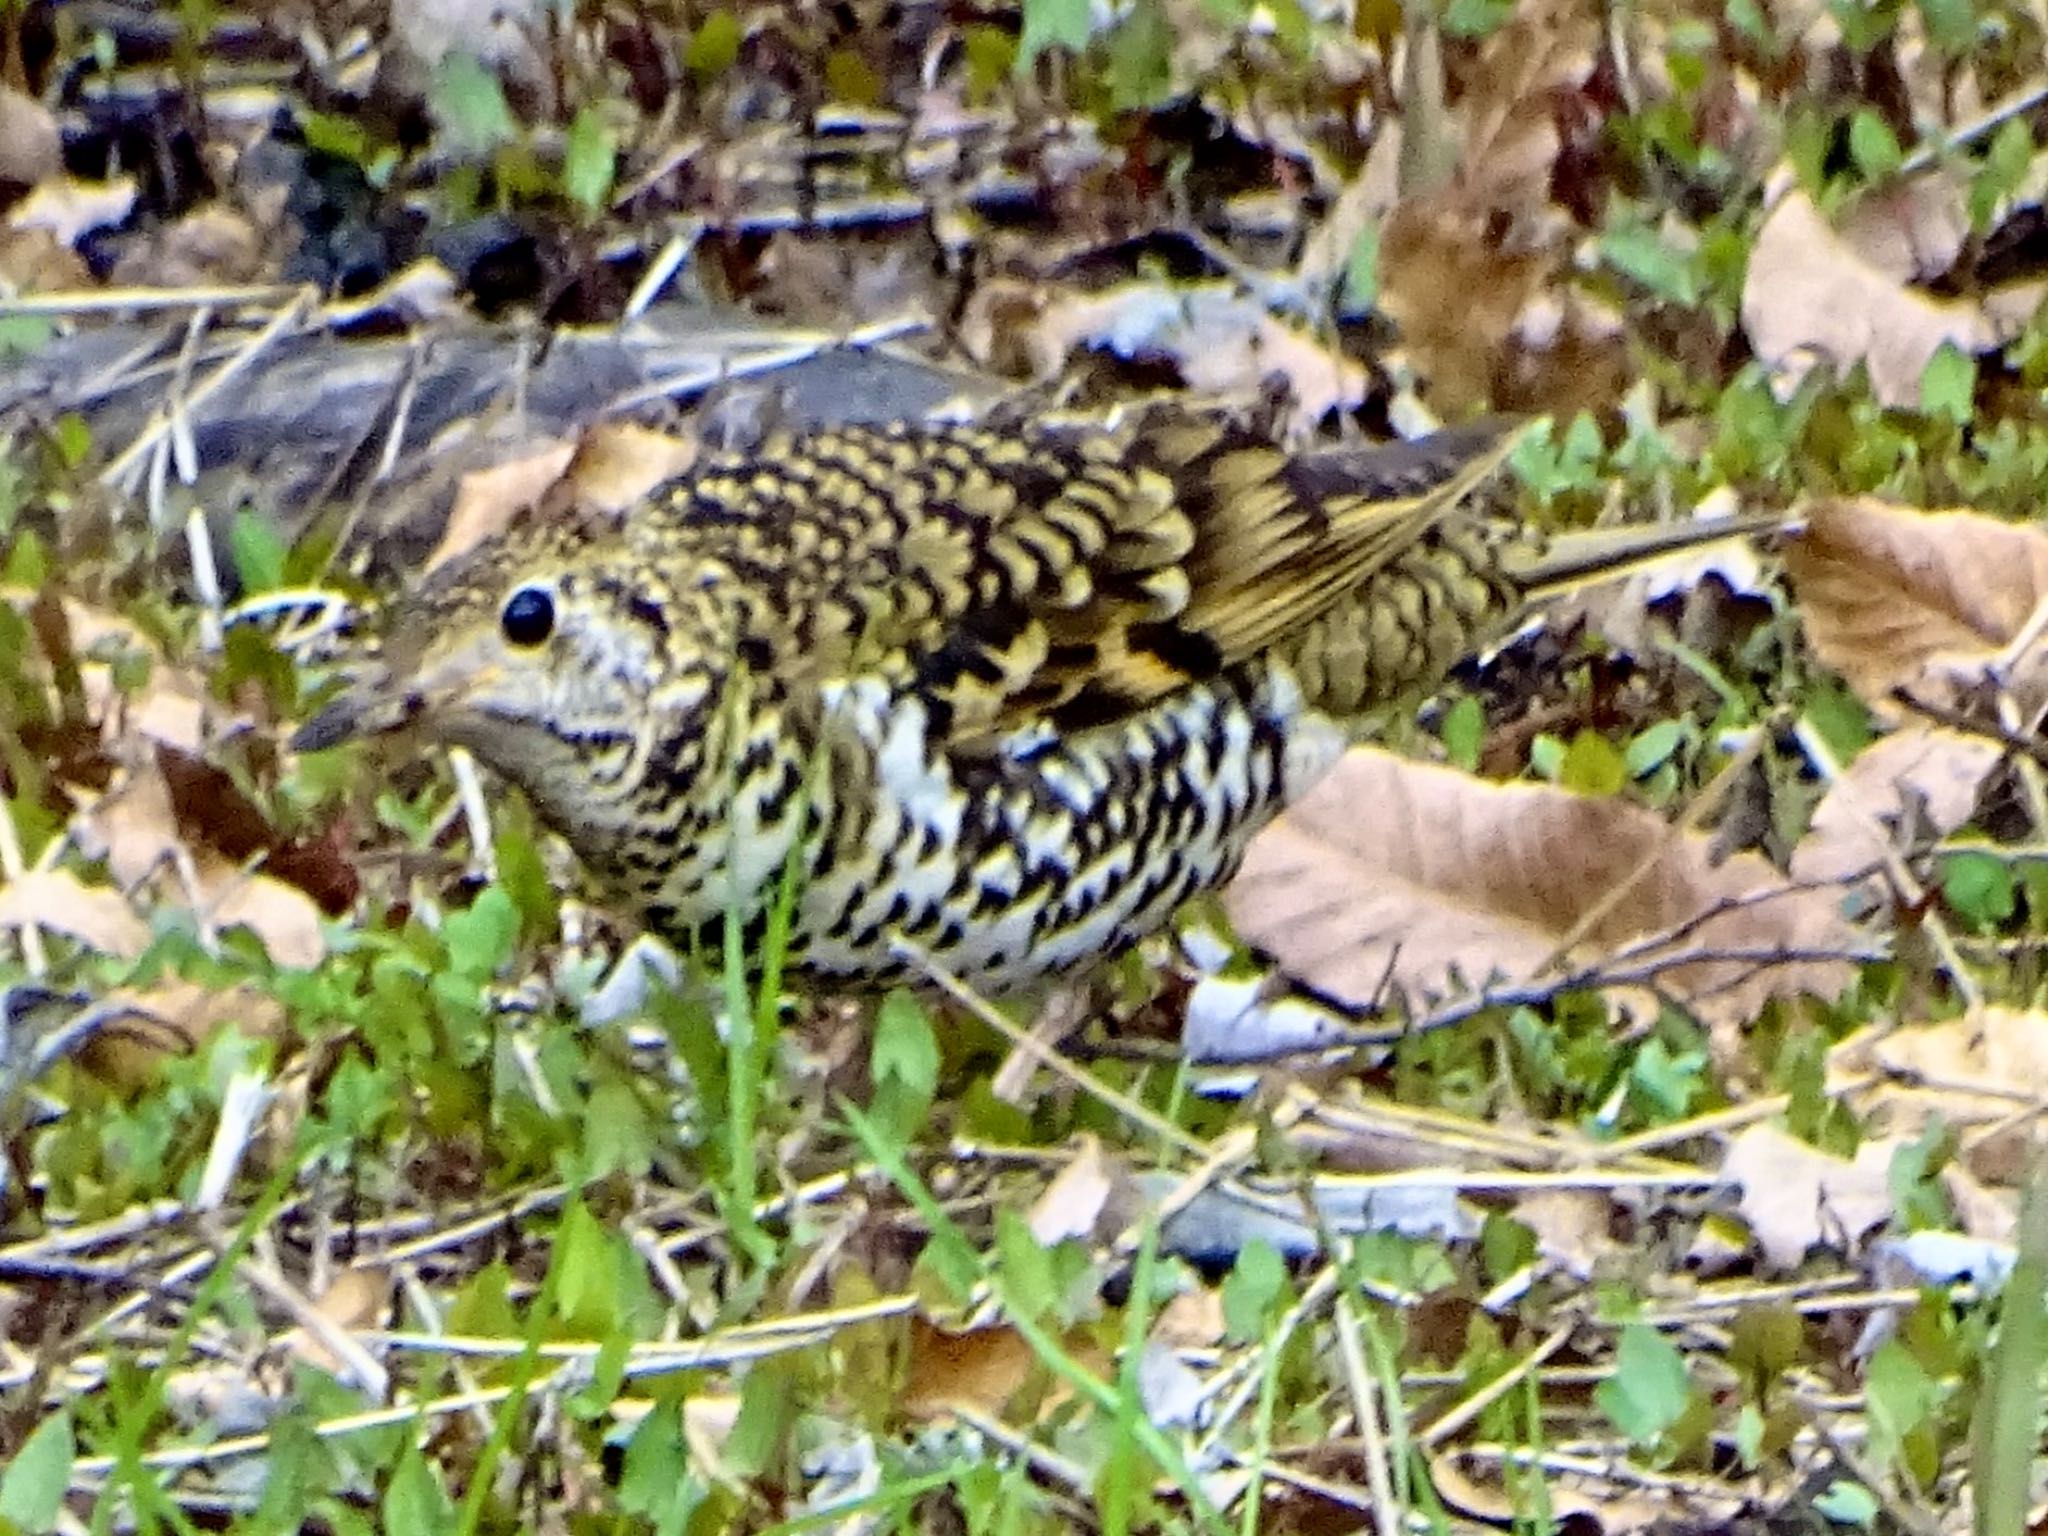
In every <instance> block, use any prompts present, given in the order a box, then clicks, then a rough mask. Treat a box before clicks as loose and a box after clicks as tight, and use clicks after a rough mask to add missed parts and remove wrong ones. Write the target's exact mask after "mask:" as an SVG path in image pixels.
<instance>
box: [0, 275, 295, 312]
mask: <svg viewBox="0 0 2048 1536" xmlns="http://www.w3.org/2000/svg"><path fill="white" fill-rule="evenodd" d="M313 297H314V291H313V289H311V288H310V287H306V286H303V285H300V284H294V283H259V284H252V285H243V284H232V283H230V284H225V285H222V286H218V287H211V288H203V287H202V288H98V289H94V290H92V291H90V292H87V291H83V290H70V291H64V292H58V293H25V294H20V295H17V296H15V297H13V298H0V316H8V315H49V316H52V317H54V318H58V319H61V318H63V317H64V316H67V315H104V314H108V313H111V312H113V311H116V310H131V309H133V310H156V309H208V308H213V307H216V306H223V307H226V306H238V305H246V304H260V305H263V306H264V307H265V308H268V307H269V306H270V305H273V304H278V303H282V302H283V301H284V300H286V299H294V298H295V299H298V300H299V301H300V302H301V303H305V302H308V301H310V300H311V299H312V298H313Z"/></svg>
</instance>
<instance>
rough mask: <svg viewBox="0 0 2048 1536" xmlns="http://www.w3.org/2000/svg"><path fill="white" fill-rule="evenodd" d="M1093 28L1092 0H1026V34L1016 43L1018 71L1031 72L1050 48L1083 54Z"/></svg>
mask: <svg viewBox="0 0 2048 1536" xmlns="http://www.w3.org/2000/svg"><path fill="white" fill-rule="evenodd" d="M1093 25H1094V6H1093V5H1092V3H1091V0H1024V32H1023V35H1022V36H1021V37H1019V38H1018V39H1017V68H1018V70H1019V71H1020V72H1021V71H1023V70H1027V69H1029V68H1030V67H1031V66H1032V65H1033V64H1034V63H1035V62H1037V59H1038V56H1039V55H1040V54H1041V53H1043V52H1045V50H1046V49H1048V48H1065V49H1067V50H1069V51H1070V52H1073V53H1080V52H1081V51H1082V50H1083V49H1085V48H1086V47H1087V46H1088V38H1089V35H1090V33H1091V31H1092V29H1093Z"/></svg>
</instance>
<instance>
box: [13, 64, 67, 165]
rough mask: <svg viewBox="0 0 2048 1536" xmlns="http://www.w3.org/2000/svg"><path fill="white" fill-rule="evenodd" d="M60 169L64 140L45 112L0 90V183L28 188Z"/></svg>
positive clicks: (32, 102)
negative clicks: (10, 183) (9, 183)
mask: <svg viewBox="0 0 2048 1536" xmlns="http://www.w3.org/2000/svg"><path fill="white" fill-rule="evenodd" d="M63 169H64V138H63V135H62V134H60V133H59V132H58V131H57V120H56V118H54V117H52V116H51V115H50V110H49V108H47V107H45V106H44V105H43V104H42V103H41V102H39V101H37V100H36V99H35V98H34V97H33V96H24V95H22V93H21V92H20V91H17V90H15V89H14V88H13V87H12V86H0V182H12V183H14V184H15V185H17V186H23V187H31V186H34V185H35V184H36V183H37V182H39V181H42V180H43V179H44V178H46V177H50V176H55V175H56V174H57V173H58V172H60V171H62V170H63Z"/></svg>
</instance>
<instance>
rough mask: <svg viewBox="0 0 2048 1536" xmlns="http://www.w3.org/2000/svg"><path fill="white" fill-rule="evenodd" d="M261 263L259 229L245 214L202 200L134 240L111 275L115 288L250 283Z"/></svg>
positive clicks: (263, 267) (261, 274) (263, 261)
mask: <svg viewBox="0 0 2048 1536" xmlns="http://www.w3.org/2000/svg"><path fill="white" fill-rule="evenodd" d="M267 265H268V263H267V261H266V259H265V251H264V238H263V232H262V231H261V230H259V229H258V228H257V227H256V226H255V225H254V224H253V223H251V222H250V221H249V218H248V216H247V215H246V214H244V213H242V212H240V211H239V210H237V209H234V208H231V207H229V206H227V205H226V204H225V203H208V204H206V205H204V206H202V207H199V208H194V209H192V210H191V211H190V212H189V213H184V214H181V215H179V217H178V218H176V219H174V220H172V221H171V222H170V223H168V224H165V225H162V226H160V227H158V228H156V229H152V230H151V231H150V232H149V233H148V235H147V236H145V237H144V238H142V239H140V240H138V241H136V243H135V244H133V245H131V246H130V247H129V248H128V249H127V250H125V251H123V252H122V253H121V259H120V260H119V261H117V262H115V263H114V270H113V273H112V274H111V277H112V281H113V282H114V283H115V284H117V285H119V286H121V287H141V288H186V287H193V286H205V285H210V284H214V283H253V282H256V281H258V280H259V279H261V278H262V277H264V276H265V274H266V267H267Z"/></svg>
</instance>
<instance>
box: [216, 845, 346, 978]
mask: <svg viewBox="0 0 2048 1536" xmlns="http://www.w3.org/2000/svg"><path fill="white" fill-rule="evenodd" d="M200 879H201V881H202V882H203V884H204V886H205V889H206V896H207V907H206V912H205V914H204V915H205V917H206V918H207V920H208V921H209V922H211V923H212V924H213V925H214V926H215V927H216V928H247V929H248V930H249V931H250V932H251V933H253V934H255V935H256V937H257V938H258V939H259V940H261V941H262V944H263V948H264V952H265V953H267V954H268V955H269V956H270V958H271V960H272V961H273V962H274V963H275V964H278V965H283V966H290V967H292V968H294V969H299V970H304V969H308V968H310V967H312V966H315V965H318V964H319V963H320V961H321V959H322V958H323V957H324V956H325V955H326V953H327V936H326V935H325V934H324V933H323V932H322V931H321V927H320V909H319V907H317V906H315V905H314V903H313V898H312V897H310V896H308V895H307V894H306V893H305V892H304V891H302V890H299V889H298V888H297V887H296V886H290V885H286V884H285V883H284V882H283V881H282V880H278V879H275V878H273V877H272V876H270V875H266V874H263V873H261V872H257V873H253V874H249V873H243V872H242V871H239V870H237V869H235V868H234V867H233V866H223V865H217V864H211V863H208V864H206V865H204V866H202V869H201V873H200Z"/></svg>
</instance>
